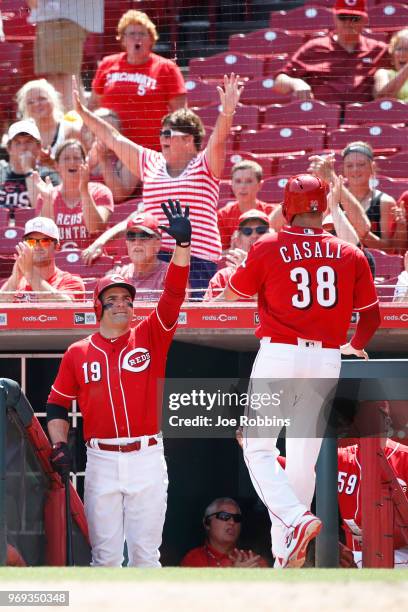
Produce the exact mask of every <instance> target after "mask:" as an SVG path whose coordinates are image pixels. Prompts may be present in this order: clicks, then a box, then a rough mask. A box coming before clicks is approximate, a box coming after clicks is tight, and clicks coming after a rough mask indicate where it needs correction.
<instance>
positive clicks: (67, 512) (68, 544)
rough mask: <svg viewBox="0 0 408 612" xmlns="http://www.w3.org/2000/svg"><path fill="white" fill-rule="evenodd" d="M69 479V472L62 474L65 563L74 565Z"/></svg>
mask: <svg viewBox="0 0 408 612" xmlns="http://www.w3.org/2000/svg"><path fill="white" fill-rule="evenodd" d="M70 485H71V481H70V479H69V474H67V475H66V476H64V489H65V516H66V548H67V556H66V565H67V566H72V565H74V549H73V545H72V514H71V492H70Z"/></svg>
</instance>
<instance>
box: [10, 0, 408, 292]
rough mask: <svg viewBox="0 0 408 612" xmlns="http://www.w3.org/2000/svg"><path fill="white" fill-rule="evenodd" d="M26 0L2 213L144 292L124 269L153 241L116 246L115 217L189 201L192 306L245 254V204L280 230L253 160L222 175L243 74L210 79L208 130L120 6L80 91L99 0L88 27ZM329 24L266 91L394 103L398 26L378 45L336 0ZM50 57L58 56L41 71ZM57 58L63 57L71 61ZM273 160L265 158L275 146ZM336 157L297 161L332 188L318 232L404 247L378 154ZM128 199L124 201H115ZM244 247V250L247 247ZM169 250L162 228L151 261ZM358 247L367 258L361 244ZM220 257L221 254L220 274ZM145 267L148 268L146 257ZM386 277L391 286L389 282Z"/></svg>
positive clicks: (365, 145)
mask: <svg viewBox="0 0 408 612" xmlns="http://www.w3.org/2000/svg"><path fill="white" fill-rule="evenodd" d="M28 4H29V5H30V7H31V9H32V16H31V21H32V22H33V21H35V22H36V23H37V35H36V45H35V74H36V75H38V77H39V78H37V79H36V80H31V81H28V82H27V83H25V84H24V85H23V86H22V87H21V88H20V89H19V91H18V92H17V96H16V100H17V112H18V117H16V119H17V118H19V119H20V120H19V121H16V122H15V123H13V124H12V125H11V126H10V127H9V131H8V134H7V135H5V137H4V138H3V142H4V144H5V147H6V149H5V157H6V159H8V161H5V160H2V161H1V162H0V206H1V207H4V208H6V209H7V210H8V211H9V223H10V224H13V223H14V224H17V223H16V222H15V221H14V217H15V213H16V209H18V208H26V209H31V210H32V215H33V216H34V215H41V216H43V217H49V218H50V219H53V220H54V221H55V222H56V224H57V226H58V229H59V244H60V248H62V249H64V250H65V249H80V250H81V251H82V258H83V261H84V262H86V264H88V266H89V275H87V278H92V277H94V276H95V277H96V276H97V274H96V273H95V269H96V266H95V264H96V263H97V262H98V259H99V258H100V257H101V256H103V255H106V254H111V253H113V255H114V259H115V261H114V264H115V269H122V267H123V266H124V268H123V269H131V270H132V274H131V275H130V276H132V277H133V280H134V282H136V277H138V278H139V281H138V288H139V289H141V288H142V287H141V286H140V284H142V283H143V282H145V283H146V289H147V291H149V290H150V289H155V287H151V286H150V284H151V282H152V278H151V275H150V274H148V273H147V272H146V273H145V274H143V273H142V267H143V265H144V264H140V263H138V264H137V265H136V264H135V263H134V261H133V259H132V257H134V256H135V253H139V259H140V253H142V251H145V250H146V249H148V251H149V253H147V254H146V260H149V258H150V256H151V253H150V251H152V249H153V246H154V247H155V248H154V249H153V251H155V250H156V246H157V244H156V240H151V239H142V238H141V236H139V234H141V233H140V232H136V237H135V238H134V243H135V244H133V245H131V244H130V243H129V240H127V239H126V241H124V240H123V238H124V235H125V232H127V234H128V233H129V231H127V230H128V229H129V228H127V225H128V223H130V219H131V218H132V216H133V214H135V213H138V212H147V213H149V214H150V215H153V216H155V217H156V219H157V222H158V223H159V224H160V223H161V222H162V221H163V213H162V210H161V206H160V205H161V202H162V201H164V200H165V199H166V198H168V197H173V198H174V199H176V198H178V199H180V200H181V201H182V203H188V204H189V205H190V218H191V220H192V223H193V242H192V264H191V274H190V291H191V294H190V295H191V298H192V299H195V300H201V299H203V297H204V294H205V291H207V293H206V294H205V299H206V300H208V299H211V298H210V296H212V295H213V293H212V288H214V287H217V283H218V281H220V280H221V279H224V280H225V278H226V275H227V273H226V270H227V269H231V265H236V263H237V262H238V261H239V258H238V259H237V258H236V253H237V252H238V251H237V249H238V250H239V249H241V250H242V251H245V250H247V247H246V245H245V244H244V246H243V247H242V246H237V243H238V244H239V243H241V242H242V241H244V243H245V240H246V237H245V236H243V235H242V231H241V230H242V228H241V217H242V215H243V214H245V213H247V212H248V211H251V210H254V209H256V210H259V211H262V213H264V214H266V215H269V216H270V227H271V229H272V230H275V231H279V229H280V228H281V227H282V225H283V224H284V219H283V216H282V214H281V207H280V204H279V201H262V200H261V199H259V197H258V196H259V192H260V191H261V190H262V187H263V185H264V181H265V179H268V178H270V177H269V176H267V175H265V172H264V170H263V167H262V164H261V163H257V162H256V161H254V160H253V159H252V160H249V159H248V160H247V159H241V161H239V162H238V163H236V164H235V165H234V166H233V167H232V170H231V174H230V176H229V177H226V176H225V174H224V164H225V159H226V153H227V150H228V148H231V146H232V145H231V135H233V132H232V131H231V128H232V127H233V119H234V117H233V116H234V114H235V111H236V108H237V105H238V103H239V98H240V94H241V92H242V89H243V87H245V82H242V81H241V80H239V79H238V78H237V77H236V76H235V75H231V77H225V79H224V83H223V85H224V87H219V86H218V87H217V84H216V83H214V89H215V88H216V87H217V88H218V91H219V94H220V102H221V105H222V109H223V110H222V111H221V112H220V113H219V116H218V119H217V121H216V124H215V126H214V128H211V131H210V134H209V136H206V128H205V126H204V125H203V123H202V121H201V119H200V117H199V111H200V109H198V112H194V111H193V110H192V109H190V108H188V107H187V96H186V87H185V83H184V78H183V76H182V73H181V71H180V69H179V68H178V67H177V65H176V63H175V62H173V61H172V60H168V59H165V58H163V57H161V56H160V55H158V54H156V53H154V52H153V48H154V45H155V44H156V42H157V40H158V37H159V35H158V32H157V28H156V25H155V24H154V23H153V21H152V20H151V19H150V18H149V16H148V15H146V14H145V13H143V12H141V11H136V10H130V11H127V12H126V13H125V14H123V15H122V17H121V18H120V19H119V22H118V25H117V41H118V45H119V46H120V47H122V51H120V52H119V53H116V54H114V55H108V56H105V57H103V58H102V60H101V61H100V62H99V64H98V66H97V67H96V72H95V75H94V78H93V80H92V86H91V92H90V95H89V96H87V95H86V94H85V93H84V91H83V90H82V86H81V81H80V76H81V75H80V70H79V68H78V62H79V61H80V59H81V58H82V56H83V41H84V35H86V33H87V32H91V31H95V32H98V31H101V28H102V29H103V27H102V25H101V24H102V23H103V11H102V17H101V6H100V5H103V3H98V4H97V6H96V7H95V11H96V17H95V20H94V26H92V27H91V25H90V21H89V14H88V13H89V11H88V9H84V11H83V14H79V13H81V11H79V13H78V15H76V16H72V15H71V16H67V15H65V14H62V13H61V15H60V14H57V13H55V10H56V9H55V10H54V13H55V14H54V13H52V11H51V8H50V3H46V2H29V3H28ZM58 4H59V3H58ZM62 4H63V3H62ZM93 4H94V3H93ZM102 8H103V7H102ZM58 10H62V9H61V7H60V9H58ZM47 11H48V13H47ZM50 11H51V12H50ZM51 13H52V14H51ZM101 19H102V22H101ZM333 21H334V24H333V25H334V27H333V31H331V32H329V34H328V35H327V36H321V35H319V36H309V40H307V41H306V42H305V43H304V44H303V45H302V46H301V47H300V48H299V49H298V50H297V51H295V52H294V53H293V54H292V57H290V58H289V59H288V62H287V64H286V65H285V66H284V68H283V69H282V70H280V71H278V72H277V73H276V75H275V83H274V90H275V91H276V92H278V93H283V94H291V95H292V97H293V98H295V99H296V98H301V99H307V98H317V99H319V100H322V101H323V102H329V103H330V102H335V103H337V104H338V103H340V104H342V105H345V104H347V103H350V102H358V103H362V102H366V101H369V100H373V99H374V98H384V97H386V98H392V97H395V98H397V99H399V100H404V95H405V94H404V91H405V89H406V74H407V71H406V68H407V62H406V59H407V57H408V45H407V40H408V36H407V30H406V29H401V30H400V31H399V32H396V33H394V35H393V36H392V38H391V40H390V42H389V45H388V47H387V44H386V43H385V42H383V41H381V40H377V38H374V37H370V33H367V31H366V30H367V27H369V25H370V24H369V14H368V10H367V5H366V0H355V2H352V3H350V2H347V1H346V0H336V2H335V4H334V8H333ZM61 28H62V29H61ZM57 30H58V32H60V35H59V42H58V44H57V42H56V41H55V40H54V39H55V38H56V36H55V32H56V31H57ZM62 30H64V32H62ZM78 32H79V33H78ZM50 38H53V45H54V46H55V45H57V46H58V49H56V48H55V49H54V46H51V47H49V51H48V55H47V57H45V55H44V45H47V44H48V41H49V39H50ZM57 38H58V37H57ZM64 45H65V50H66V49H67V48H68V46H69V50H70V53H69V54H67V53H65V52H63V51H64V49H63V46H64ZM72 48H75V53H74V54H73V55H72V53H71V52H72ZM387 49H388V52H389V58H388V57H387ZM54 52H55V56H56V57H58V58H59V59H58V62H55V65H54V68H53V70H51V63H52V62H50V61H49V60H50V57H52V54H53V53H54ZM64 55H70V59H69V62H68V60H67V59H66V58H65V59H64V58H63V57H62V56H64ZM71 55H72V56H71ZM61 58H62V59H61ZM60 60H61V61H60ZM64 62H65V63H64ZM67 62H68V63H69V66H68V63H67ZM390 66H391V68H390ZM68 74H70V75H72V74H74V75H76V79H74V85H72V79H71V77H70V79H69V83H68ZM73 92H74V98H73V100H72V99H71V95H72V93H73ZM75 92H77V94H75ZM282 112H284V107H283V110H282ZM208 129H209V128H208ZM259 137H260V138H262V134H261V133H260V136H259ZM271 154H273V155H276V153H274V151H273V150H272V151H271ZM338 157H339V154H336V155H335V153H334V152H331V151H323V152H322V151H317V152H316V153H313V154H312V155H309V160H307V158H306V157H304V169H305V171H306V170H308V171H310V172H313V173H315V174H317V175H318V176H320V177H321V178H323V179H325V180H326V181H327V182H328V183H329V184H330V186H331V197H330V198H329V199H330V202H331V205H330V219H329V220H328V221H327V222H326V226H327V227H328V228H330V227H331V224H330V221H331V222H332V226H333V227H332V230H331V231H335V232H336V233H337V235H339V236H341V237H342V238H344V239H346V240H348V241H350V242H352V243H354V244H359V245H360V246H361V247H362V248H366V249H378V250H382V251H385V252H386V253H389V254H397V255H403V254H404V253H405V251H406V248H407V243H408V237H407V222H406V202H405V200H406V197H405V195H406V194H402V195H401V197H400V198H399V199H398V201H396V200H395V199H394V197H392V196H391V195H389V194H387V193H385V192H383V191H381V190H380V189H379V188H377V187H376V184H378V181H377V179H376V151H375V150H373V148H372V146H371V145H370V143H369V142H365V141H351V142H350V143H349V144H348V145H347V146H346V147H345V148H344V149H343V151H342V152H341V160H340V161H339V159H338ZM259 161H260V162H261V160H259ZM286 178H287V177H286ZM226 179H229V184H230V186H231V192H232V194H231V198H230V200H229V201H226V200H225V199H220V196H219V188H220V182H221V181H225V180H226ZM275 199H276V198H275ZM128 201H129V206H128V205H126V206H122V205H123V204H127V202H128ZM131 202H134V206H133V207H131ZM121 206H122V208H121ZM27 214H29V213H28V212H27ZM17 216H18V215H17ZM27 219H28V217H26V218H25V219H24V221H25V220H27ZM110 219H112V221H110ZM246 223H253V220H250V221H248V222H246ZM262 223H263V221H262ZM245 227H248V228H249V227H250V225H248V226H246V225H245ZM118 241H119V242H123V243H124V242H126V247H125V245H124V244H123V245H122V246H121V248H120V249H119V251H120V255H117V254H116V252H115V245H117V244H118ZM139 242H140V248H138V247H137V245H139ZM153 242H154V243H155V244H154V245H153ZM247 242H248V248H249V246H250V243H251V241H250V240H249V241H247ZM131 247H132V248H131ZM172 247H173V245H172V241H171V239H170V238H169V237H168V236H167V237H166V236H163V237H162V238H161V242H160V248H159V250H158V252H157V253H156V252H155V254H154V257H155V259H158V261H162V262H168V260H169V256H170V253H171V251H172ZM231 247H232V251H231V252H230V253H229V254H228V252H229V251H230V249H231ZM153 251H152V252H153ZM234 252H235V255H234V254H233V253H234ZM367 254H368V257H372V255H371V256H370V255H369V251H368V250H367ZM11 255H12V254H11V253H10V256H11ZM123 257H124V258H125V259H124V261H123V262H122V261H121V259H122V258H123ZM127 257H130V259H132V262H131V263H129V261H128V260H127V259H126V258H127ZM226 257H227V258H229V259H230V260H229V261H228V259H227V263H228V265H227V268H225V265H224V264H225V263H226V259H225V258H226ZM145 265H146V266H147V269H148V270H151V263H147V261H146V264H145ZM132 266H134V267H133V268H132ZM163 269H164V268H163ZM218 272H219V273H218ZM154 276H156V275H154ZM214 276H215V283H216V284H215V285H214ZM402 276H403V275H402ZM143 279H144V280H143ZM392 281H393V283H394V285H395V284H396V283H397V278H394V279H392ZM154 284H155V285H156V281H155V282H154ZM399 284H401V281H399ZM221 286H222V283H221ZM207 289H208V290H207ZM397 293H398V296H399V297H398V298H397V297H396V298H395V299H398V300H401V295H402V294H401V291H400V290H398V292H396V295H397ZM145 295H146V296H147V295H148V292H147V293H146V294H145ZM150 295H152V294H150Z"/></svg>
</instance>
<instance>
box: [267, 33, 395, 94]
mask: <svg viewBox="0 0 408 612" xmlns="http://www.w3.org/2000/svg"><path fill="white" fill-rule="evenodd" d="M387 54H388V51H387V45H386V44H385V43H383V42H380V41H378V40H374V39H372V38H367V36H361V37H360V42H359V44H358V45H357V47H356V49H355V50H354V52H353V53H348V52H347V51H346V50H345V49H344V48H343V47H341V46H340V45H339V44H338V43H337V42H336V41H335V40H334V38H333V33H331V34H330V35H329V36H323V37H317V38H312V39H311V40H309V41H308V42H306V43H305V44H304V45H302V46H301V47H300V49H298V51H296V53H295V54H294V55H293V57H292V58H291V60H290V61H289V62H288V63H287V64H286V66H285V68H284V70H280V71H279V72H284V73H286V74H287V75H289V76H291V77H294V78H298V79H303V80H304V81H306V83H308V85H310V87H311V88H312V92H313V95H314V97H315V98H316V99H317V100H322V101H323V102H328V103H332V104H339V103H343V104H344V103H347V104H351V103H355V102H360V103H361V102H369V101H370V100H372V99H373V85H374V80H373V76H374V73H375V72H376V70H378V68H381V67H385V66H386V59H385V58H386V57H387ZM277 74H278V73H277Z"/></svg>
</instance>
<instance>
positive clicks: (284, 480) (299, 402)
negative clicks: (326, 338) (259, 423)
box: [243, 338, 341, 557]
mask: <svg viewBox="0 0 408 612" xmlns="http://www.w3.org/2000/svg"><path fill="white" fill-rule="evenodd" d="M340 367H341V356H340V351H339V350H338V349H325V348H320V347H319V346H318V344H317V345H316V343H315V345H312V346H297V345H291V344H279V343H271V342H270V341H269V338H264V339H262V340H261V345H260V349H259V351H258V354H257V357H256V359H255V362H254V365H253V369H252V374H251V384H250V388H251V393H255V392H256V393H271V391H276V390H278V391H280V390H282V391H283V393H282V396H281V402H280V405H279V406H274V407H273V408H272V407H270V408H269V409H268V413H269V415H270V416H272V415H273V416H275V417H277V418H281V419H284V418H289V419H290V425H289V426H288V427H287V428H286V469H283V468H282V467H281V466H280V464H279V463H278V461H277V457H278V455H279V450H278V449H277V448H276V442H277V439H278V436H279V433H280V431H281V429H282V426H281V425H279V424H277V426H275V427H274V426H271V427H268V428H261V429H259V428H258V429H257V428H253V427H244V443H243V448H244V459H245V462H246V464H247V467H248V470H249V474H250V477H251V480H252V484H253V486H254V488H255V490H256V492H257V494H258V495H259V497H260V499H261V500H262V501H263V502H264V504H265V505H266V507H267V508H268V512H269V516H270V519H271V524H272V528H271V536H272V552H273V554H274V556H280V557H281V556H284V551H283V545H284V538H285V535H286V533H287V531H288V529H290V528H291V527H293V526H294V525H296V523H297V522H298V520H299V518H300V517H301V516H302V514H304V512H306V511H307V510H310V504H311V502H312V499H313V494H314V488H315V479H316V477H315V465H316V461H317V458H318V455H319V451H320V447H321V442H322V438H321V435H322V434H321V431H322V428H321V427H320V428H318V427H317V425H318V422H319V417H320V418H321V416H322V415H321V412H322V408H323V405H324V400H325V398H327V396H328V395H330V392H331V391H333V389H334V388H335V385H336V383H337V380H338V377H339V374H340ZM272 377H273V378H272ZM278 379H280V380H282V384H281V385H280V384H279V380H278ZM288 379H290V381H291V382H288ZM325 379H326V380H325ZM265 414H266V412H265ZM260 416H262V415H260ZM317 432H319V433H318V437H316V433H317Z"/></svg>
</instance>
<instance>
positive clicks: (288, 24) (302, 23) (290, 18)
mask: <svg viewBox="0 0 408 612" xmlns="http://www.w3.org/2000/svg"><path fill="white" fill-rule="evenodd" d="M269 26H270V27H271V28H279V29H281V30H289V31H291V32H317V31H318V30H329V29H331V28H333V12H332V10H331V9H328V8H325V7H323V6H313V5H306V6H299V7H298V8H295V9H292V10H291V11H274V12H272V13H271V16H270V20H269Z"/></svg>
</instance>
